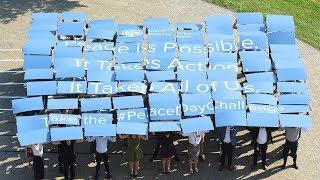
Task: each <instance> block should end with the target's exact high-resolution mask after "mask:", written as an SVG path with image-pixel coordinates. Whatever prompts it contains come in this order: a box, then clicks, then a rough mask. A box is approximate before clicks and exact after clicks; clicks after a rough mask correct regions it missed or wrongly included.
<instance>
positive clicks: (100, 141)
mask: <svg viewBox="0 0 320 180" xmlns="http://www.w3.org/2000/svg"><path fill="white" fill-rule="evenodd" d="M87 140H88V141H89V142H92V141H96V161H97V166H96V175H95V177H96V178H98V177H99V171H100V164H101V161H102V160H103V163H104V166H105V172H106V173H107V178H108V179H111V174H110V167H109V156H108V141H111V142H115V141H116V138H115V137H89V138H87Z"/></svg>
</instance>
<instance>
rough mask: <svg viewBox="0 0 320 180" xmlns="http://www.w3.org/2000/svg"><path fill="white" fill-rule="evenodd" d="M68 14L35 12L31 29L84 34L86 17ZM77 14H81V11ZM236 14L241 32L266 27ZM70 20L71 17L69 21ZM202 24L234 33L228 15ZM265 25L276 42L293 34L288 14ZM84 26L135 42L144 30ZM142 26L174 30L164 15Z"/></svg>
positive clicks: (93, 33)
mask: <svg viewBox="0 0 320 180" xmlns="http://www.w3.org/2000/svg"><path fill="white" fill-rule="evenodd" d="M67 13H68V14H69V15H68V17H66V15H65V14H66V13H63V14H62V17H61V20H62V21H60V20H59V18H58V14H55V13H42V14H41V13H39V14H34V15H33V17H32V24H31V30H49V31H57V32H58V34H59V35H62V36H66V35H67V36H68V35H73V36H77V35H78V36H83V35H85V34H86V30H85V29H86V25H85V24H86V22H87V21H88V19H87V18H85V19H83V18H78V17H79V13H70V12H67ZM80 16H82V17H83V14H81V15H80ZM236 16H237V24H238V26H239V27H238V29H239V31H240V34H241V33H243V34H244V35H248V34H249V35H251V36H252V35H257V34H258V33H257V32H255V33H252V32H254V31H264V30H265V25H264V19H263V16H262V14H261V13H237V15H236ZM71 19H73V20H72V21H70V20H71ZM75 21H77V22H75ZM205 23H206V32H207V33H208V34H213V35H214V34H220V35H233V30H232V27H233V22H232V18H231V17H230V16H227V15H220V16H207V17H206V18H205ZM248 25H250V26H248ZM266 25H267V31H268V32H269V34H268V35H269V36H270V37H269V39H275V42H277V41H281V40H279V39H283V37H284V36H285V35H286V36H285V37H286V38H287V39H288V37H292V36H293V37H294V23H293V18H292V17H291V16H281V15H267V16H266ZM87 26H88V27H90V28H89V30H88V37H89V38H92V39H113V37H114V35H115V34H116V33H118V35H119V36H120V37H123V38H124V40H126V38H127V37H129V38H134V39H135V41H137V38H135V37H141V36H143V33H141V26H134V25H120V26H119V27H118V26H117V25H116V23H115V21H113V20H110V19H106V20H92V21H90V22H89V23H88V25H87ZM144 27H145V29H147V32H148V35H150V36H151V35H161V36H162V37H165V36H172V35H173V34H174V30H175V29H174V28H173V26H172V25H171V23H170V22H169V20H168V19H167V18H147V19H145V20H144ZM176 29H177V30H181V31H184V32H188V31H189V32H190V31H191V32H194V31H199V30H200V29H201V25H200V26H199V25H196V24H192V23H178V24H177V28H176ZM250 32H251V33H250ZM289 32H291V33H289ZM288 34H289V35H288ZM163 39H166V38H163ZM156 40H157V41H158V40H161V38H157V39H156ZM291 41H293V42H294V38H293V39H291ZM282 43H283V41H282ZM290 44H291V43H290Z"/></svg>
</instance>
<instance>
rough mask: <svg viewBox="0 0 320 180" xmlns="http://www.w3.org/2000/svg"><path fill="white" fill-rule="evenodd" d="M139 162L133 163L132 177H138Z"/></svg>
mask: <svg viewBox="0 0 320 180" xmlns="http://www.w3.org/2000/svg"><path fill="white" fill-rule="evenodd" d="M138 169H139V161H135V162H134V175H138Z"/></svg>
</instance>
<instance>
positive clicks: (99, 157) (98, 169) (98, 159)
mask: <svg viewBox="0 0 320 180" xmlns="http://www.w3.org/2000/svg"><path fill="white" fill-rule="evenodd" d="M101 160H102V154H101V153H97V154H96V162H97V165H96V176H99V171H100V164H101Z"/></svg>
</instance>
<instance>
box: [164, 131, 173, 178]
mask: <svg viewBox="0 0 320 180" xmlns="http://www.w3.org/2000/svg"><path fill="white" fill-rule="evenodd" d="M173 142H174V139H173V137H172V133H170V132H165V133H163V135H162V136H161V138H160V154H161V163H162V172H163V173H170V172H171V158H172V156H173V155H174V154H175V153H176V149H175V147H174V143H173Z"/></svg>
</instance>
